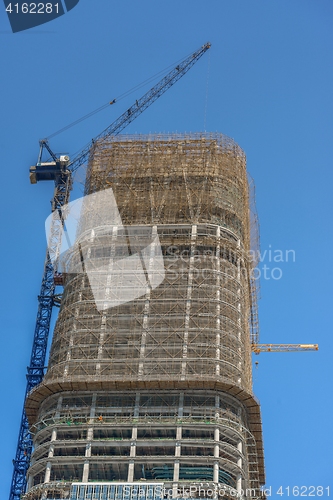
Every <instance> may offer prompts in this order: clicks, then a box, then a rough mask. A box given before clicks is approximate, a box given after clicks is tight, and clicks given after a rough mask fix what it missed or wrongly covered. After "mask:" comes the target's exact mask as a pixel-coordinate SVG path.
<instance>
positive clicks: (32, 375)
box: [9, 43, 211, 500]
mask: <svg viewBox="0 0 333 500" xmlns="http://www.w3.org/2000/svg"><path fill="white" fill-rule="evenodd" d="M210 46H211V44H210V43H206V44H205V45H203V46H202V47H200V48H199V49H198V50H196V51H195V52H193V53H192V54H191V55H189V56H188V57H186V58H185V59H183V60H182V61H181V62H180V63H179V64H178V65H177V66H176V67H175V68H174V69H172V70H171V71H170V72H169V73H168V74H167V75H166V76H165V77H164V78H162V79H161V80H160V81H159V82H158V83H157V84H156V85H155V86H154V87H152V88H151V89H150V90H149V91H148V92H147V93H146V94H144V95H143V96H142V97H141V98H140V99H139V100H137V101H135V103H134V104H133V105H132V106H131V107H130V108H128V109H127V110H126V111H125V112H124V113H123V114H122V115H121V116H120V117H119V118H118V119H117V120H116V121H114V122H113V123H112V124H111V125H110V126H109V127H107V128H106V129H105V130H104V131H103V132H101V133H100V134H99V135H98V136H97V137H95V139H93V140H92V141H91V143H90V144H89V145H88V146H87V147H86V148H84V149H83V150H82V151H81V152H80V153H79V154H78V155H77V156H75V157H74V158H73V159H72V160H70V159H69V157H68V156H65V155H63V156H59V158H58V157H57V156H56V155H55V154H54V153H53V151H52V150H51V148H50V146H49V143H48V141H47V140H46V139H44V140H41V141H40V150H39V156H38V161H37V163H36V165H34V166H32V167H31V168H30V182H31V183H32V184H36V183H37V182H39V181H43V180H51V181H54V184H55V190H54V195H53V199H52V212H54V211H57V210H58V211H59V215H60V217H59V218H55V219H54V220H53V222H52V225H51V230H50V237H49V242H48V250H47V253H46V259H45V265H44V273H43V278H42V285H41V291H40V294H39V296H38V311H37V319H36V327H35V333H34V338H33V344H32V352H31V357H30V364H29V366H28V368H27V387H26V393H25V398H24V401H25V400H26V397H27V395H28V394H29V392H30V391H31V390H32V389H33V388H34V387H35V386H36V385H38V384H39V383H41V381H42V380H43V377H44V370H45V368H46V367H45V361H46V351H47V346H48V337H49V331H50V323H51V316H52V310H53V306H54V305H58V300H57V295H56V294H55V288H56V286H57V285H58V284H61V282H60V281H59V280H58V281H57V279H56V278H55V272H56V269H54V265H53V264H52V262H55V260H54V259H52V257H54V255H57V254H58V252H59V249H60V246H61V234H62V223H63V218H62V207H63V206H64V205H66V204H67V203H68V202H69V196H70V191H71V188H72V174H73V172H75V171H76V170H77V169H78V168H79V167H80V166H81V165H83V164H84V163H85V162H86V161H87V159H88V157H89V154H90V150H91V147H92V146H93V144H94V143H95V142H96V141H101V140H103V139H106V138H107V137H109V136H111V135H117V134H119V133H120V132H121V131H122V130H123V129H124V128H125V127H127V125H129V124H130V123H131V122H132V121H133V120H135V118H137V117H138V116H139V115H140V114H141V113H143V111H145V110H146V109H147V108H148V107H149V106H150V105H151V104H153V102H155V101H156V100H157V99H158V98H159V97H160V96H161V95H162V94H164V92H166V91H167V90H168V89H169V88H170V87H172V86H173V85H174V84H175V83H176V82H177V81H178V80H180V78H182V76H184V75H185V74H186V73H187V72H188V71H189V69H190V68H191V67H192V66H193V65H194V64H195V63H196V62H197V61H198V60H199V59H200V57H201V56H202V55H203V54H204V53H205V52H206V51H207V50H208V49H209V48H210ZM114 102H115V101H112V103H114ZM110 104H111V103H110ZM45 150H46V151H47V152H48V153H49V155H50V157H51V158H50V160H51V161H50V160H49V161H47V162H43V161H42V159H43V153H44V151H45ZM52 254H53V255H52ZM32 450H33V442H32V437H31V434H30V430H29V422H28V419H27V416H26V412H25V408H24V407H23V412H22V419H21V425H20V431H19V436H18V443H17V449H16V455H15V459H14V460H13V465H14V471H13V476H12V483H11V489H10V495H9V500H20V499H21V496H22V495H24V493H25V492H26V487H27V478H26V475H27V471H28V468H29V464H30V459H31V454H32Z"/></svg>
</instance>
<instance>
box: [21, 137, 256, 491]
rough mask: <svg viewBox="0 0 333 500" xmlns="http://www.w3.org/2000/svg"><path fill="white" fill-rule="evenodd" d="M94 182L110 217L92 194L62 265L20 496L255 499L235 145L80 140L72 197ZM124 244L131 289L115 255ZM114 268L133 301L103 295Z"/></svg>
mask: <svg viewBox="0 0 333 500" xmlns="http://www.w3.org/2000/svg"><path fill="white" fill-rule="evenodd" d="M104 190H108V191H107V192H111V193H113V196H114V199H115V202H116V207H117V211H118V212H117V213H118V214H119V217H118V219H117V220H118V223H117V224H115V223H114V224H113V225H112V227H109V228H108V227H106V225H105V221H104V219H103V217H102V216H100V214H103V212H104V211H105V202H104V201H103V203H102V202H101V201H98V200H104V198H103V197H95V198H91V197H90V199H93V200H95V202H94V206H93V207H91V206H90V210H91V209H92V211H93V213H90V212H89V211H87V210H86V211H84V210H83V213H82V214H81V218H82V220H80V221H79V224H78V228H79V229H78V232H79V235H80V236H79V237H78V241H79V242H80V244H79V251H76V253H75V255H74V254H72V256H71V252H70V250H69V252H68V255H67V261H70V260H71V259H72V262H73V261H75V259H77V260H79V261H80V265H82V270H83V271H82V272H74V271H75V269H78V267H77V268H75V266H74V267H73V265H72V267H71V266H69V267H68V269H67V272H66V274H65V275H64V292H63V297H62V302H61V308H60V312H59V316H58V320H57V323H56V327H55V331H54V335H53V341H52V347H51V352H50V359H49V366H48V371H47V373H46V375H45V377H44V380H43V382H42V383H41V384H39V385H38V386H37V387H36V388H35V389H34V390H33V391H32V392H31V393H30V394H29V396H28V399H27V403H26V412H27V416H28V418H29V423H30V425H31V432H32V433H33V436H34V453H33V456H32V460H31V465H30V468H29V471H28V491H27V493H26V494H25V495H24V499H25V500H34V499H47V498H49V499H56V498H70V499H71V500H74V499H75V500H76V499H82V500H83V499H94V500H95V499H96V500H97V499H100V500H102V499H105V500H106V499H116V500H125V499H130V500H132V499H135V498H146V499H154V498H155V499H162V498H164V497H170V496H172V495H173V496H178V497H181V498H185V497H191V498H196V497H204V498H208V497H214V496H216V497H218V496H219V497H220V498H225V499H228V498H235V497H237V496H238V498H242V497H244V498H245V497H247V498H257V497H258V498H260V492H259V488H260V485H262V484H263V483H264V462H263V445H262V433H261V418H260V407H259V404H258V402H257V401H256V399H255V397H254V395H253V393H252V376H251V372H252V370H251V342H250V329H251V321H252V327H253V326H254V327H255V325H253V322H255V316H256V315H255V290H254V287H253V282H252V279H251V270H252V268H253V262H252V261H251V258H250V202H249V186H248V179H247V172H246V161H245V155H244V152H243V151H242V150H241V148H240V147H239V146H238V145H237V144H236V143H235V142H234V141H232V140H231V139H229V138H227V137H225V136H223V135H221V134H206V133H205V134H201V133H198V134H191V135H149V136H116V137H108V138H107V139H104V140H101V141H98V142H96V143H95V144H94V147H93V150H92V151H91V156H90V161H89V166H88V172H87V181H86V187H85V194H86V195H87V197H88V195H92V194H94V193H100V192H102V191H104ZM110 196H111V195H110ZM99 203H101V204H100V206H99ZM84 219H85V220H84ZM87 221H88V222H89V223H87ZM148 240H149V241H148ZM149 242H150V245H148V243H149ZM147 248H148V249H149V252H148V253H147V251H146V253H145V254H144V252H143V250H144V249H147ZM73 255H74V256H73ZM158 255H161V256H163V258H162V262H163V266H162V268H163V269H162V271H163V272H162V271H161V270H160V269H158V270H156V266H155V265H154V262H155V261H156V258H157V256H158ZM135 256H138V259H139V261H140V262H141V263H142V264H143V268H144V277H145V281H144V286H143V290H142V291H141V293H140V294H139V296H135V294H134V295H133V294H132V295H131V286H132V285H133V283H134V282H133V280H132V281H131V273H129V272H128V269H127V270H126V269H125V267H126V266H125V267H124V265H123V264H124V262H126V260H128V259H130V258H134V257H135ZM92 257H93V260H92ZM89 259H90V260H89ZM88 262H94V266H95V270H97V271H98V276H99V281H98V280H97V281H98V282H99V284H100V287H99V288H98V286H97V289H98V293H97V294H96V286H95V285H96V282H95V283H94V286H95V289H94V287H93V286H92V281H91V279H89V272H88V271H87V263H88ZM122 266H123V267H122ZM115 272H116V274H117V286H118V287H119V288H122V289H126V290H127V292H128V293H129V295H128V296H129V297H130V300H127V301H124V300H123V301H118V303H117V301H114V302H112V301H111V302H110V300H111V299H110V297H112V296H115V295H117V294H115V291H114V290H113V289H112V284H111V285H110V282H109V281H108V276H111V275H112V273H115ZM154 273H155V276H156V274H159V276H160V281H159V284H158V286H157V285H156V280H155V282H154V279H152V276H153V275H154ZM103 276H104V278H105V279H104V280H103ZM111 283H112V280H111ZM154 283H155V285H154ZM97 285H98V283H97ZM133 286H134V285H133ZM137 295H138V294H137ZM96 297H97V298H96ZM110 304H111V307H110ZM246 491H248V492H249V493H248V494H247V493H246Z"/></svg>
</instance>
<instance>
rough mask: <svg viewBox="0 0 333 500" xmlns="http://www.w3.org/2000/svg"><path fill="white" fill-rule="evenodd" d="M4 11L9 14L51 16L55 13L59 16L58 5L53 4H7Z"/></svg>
mask: <svg viewBox="0 0 333 500" xmlns="http://www.w3.org/2000/svg"><path fill="white" fill-rule="evenodd" d="M6 11H7V12H9V14H12V13H13V12H14V13H16V14H19V13H22V14H52V13H53V12H55V13H56V14H59V4H58V3H55V4H52V3H23V4H22V5H19V4H18V3H15V4H13V6H12V3H9V4H8V5H7V7H6Z"/></svg>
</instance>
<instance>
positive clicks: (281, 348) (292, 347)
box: [251, 343, 319, 354]
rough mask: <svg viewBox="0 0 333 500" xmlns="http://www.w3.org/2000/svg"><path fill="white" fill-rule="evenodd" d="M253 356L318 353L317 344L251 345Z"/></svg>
mask: <svg viewBox="0 0 333 500" xmlns="http://www.w3.org/2000/svg"><path fill="white" fill-rule="evenodd" d="M251 347H252V351H253V352H254V353H255V354H260V353H261V352H295V351H318V349H319V346H318V344H254V343H253V344H252V345H251Z"/></svg>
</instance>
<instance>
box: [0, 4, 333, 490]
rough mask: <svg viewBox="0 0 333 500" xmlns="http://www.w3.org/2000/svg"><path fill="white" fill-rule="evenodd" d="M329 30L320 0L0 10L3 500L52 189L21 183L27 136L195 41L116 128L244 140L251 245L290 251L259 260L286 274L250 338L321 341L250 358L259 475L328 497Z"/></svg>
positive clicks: (271, 286)
mask: <svg viewBox="0 0 333 500" xmlns="http://www.w3.org/2000/svg"><path fill="white" fill-rule="evenodd" d="M332 25H333V3H332V1H331V0H293V1H286V0H206V1H203V0H201V1H198V0H180V1H175V0H168V1H162V0H154V1H153V0H141V1H136V0H124V1H123V2H113V1H111V0H97V1H93V0H81V1H80V3H79V5H78V6H77V7H75V8H74V9H73V10H72V11H71V12H69V13H68V14H66V15H65V16H63V17H61V18H59V19H57V20H55V21H53V22H52V23H49V24H45V25H43V26H41V27H39V28H35V29H32V30H30V31H27V32H22V33H18V34H15V35H14V34H11V32H10V26H9V22H8V20H7V17H6V15H5V11H4V8H3V7H2V6H0V43H1V55H0V57H1V73H2V77H1V81H0V89H1V93H0V100H1V116H0V124H1V125H0V126H1V134H0V148H1V149H0V150H1V167H0V168H1V184H2V194H1V217H2V218H1V224H2V245H1V254H2V260H1V261H2V269H1V277H2V280H1V284H2V286H1V306H2V314H1V326H2V338H3V341H2V349H1V350H2V363H1V367H2V377H0V381H1V382H0V383H1V405H2V411H1V413H0V418H1V427H0V428H1V437H2V440H1V458H0V460H1V467H0V484H1V493H0V496H1V500H2V499H7V498H8V490H9V484H10V480H11V475H12V463H11V460H12V458H13V457H14V455H15V450H16V441H17V434H18V429H19V422H20V418H21V410H22V402H23V401H22V400H23V395H24V390H25V372H26V366H27V365H28V363H29V358H30V350H31V342H32V336H33V331H34V326H35V317H36V308H37V295H38V293H39V288H40V280H41V276H42V270H43V260H44V255H45V241H44V220H45V218H46V217H47V216H48V215H49V212H50V203H49V201H50V199H51V197H52V191H53V186H52V184H51V183H39V184H37V185H30V184H29V176H28V170H29V166H30V165H33V164H34V163H35V162H36V159H37V154H38V139H40V138H42V137H45V136H48V135H50V134H51V133H53V132H55V131H57V130H58V129H60V128H61V127H63V126H65V125H67V124H68V123H70V122H72V121H74V120H75V119H77V118H79V117H81V116H82V115H84V114H86V113H88V112H89V111H91V110H93V109H95V108H97V107H98V106H100V105H102V104H104V103H105V102H107V101H109V100H111V99H113V98H114V97H116V96H118V95H120V94H122V93H123V92H124V91H126V90H128V89H130V88H132V87H133V86H134V85H136V84H137V83H139V82H141V81H142V80H144V79H146V78H148V77H149V76H151V75H153V74H155V73H156V72H158V71H159V70H161V69H163V68H165V67H167V66H169V65H170V64H172V63H173V62H175V61H177V60H178V59H180V58H182V57H183V56H185V55H187V54H188V53H190V52H192V51H194V50H195V49H196V48H198V47H199V46H200V45H202V44H203V43H205V42H206V41H210V42H211V43H212V48H211V50H210V51H209V52H208V53H207V54H205V56H204V57H203V58H202V59H201V60H200V61H199V62H198V63H197V65H196V66H195V67H194V68H192V70H191V71H190V72H189V73H188V74H187V75H186V76H185V77H184V78H183V79H182V80H181V81H180V82H178V83H177V84H176V85H175V86H174V87H173V88H172V89H170V90H169V91H168V92H167V93H166V94H165V95H164V96H163V97H161V98H160V99H159V100H158V101H157V102H156V103H155V104H154V105H153V106H152V107H151V108H149V109H148V110H147V111H146V112H145V113H144V114H143V115H142V116H141V117H140V118H138V119H137V120H136V121H135V122H133V124H132V125H131V126H130V127H128V129H127V132H128V133H135V132H139V133H148V132H176V131H178V132H183V131H188V132H190V131H201V130H204V129H206V130H207V131H220V132H222V133H224V134H226V135H228V136H230V137H232V138H234V139H235V140H236V142H237V143H238V144H239V145H240V146H241V147H242V148H243V149H244V150H245V152H246V154H247V160H248V169H249V171H250V173H251V174H252V176H253V177H254V179H255V182H256V192H257V208H258V212H259V217H260V226H261V248H262V252H265V250H266V251H268V250H269V249H270V248H271V249H272V251H274V250H281V251H282V252H283V253H284V252H285V251H286V250H294V251H295V255H296V259H295V262H293V261H289V262H280V263H276V262H269V258H268V256H267V257H266V260H265V261H264V264H266V265H267V266H268V267H270V268H273V267H279V268H281V270H282V277H281V279H279V280H274V279H272V278H271V275H270V273H268V275H267V276H268V277H270V278H271V279H266V280H264V279H263V280H262V281H261V295H262V299H261V301H260V323H261V341H262V342H275V343H280V342H284V343H300V342H302V343H310V342H318V343H319V344H320V350H319V352H317V353H315V352H314V353H294V354H291V353H278V354H261V355H260V356H259V357H256V358H255V360H258V361H259V366H258V368H257V369H255V370H254V390H255V394H256V395H257V396H258V398H259V399H260V402H261V406H262V418H263V431H264V446H265V456H266V472H267V485H268V486H272V488H273V491H276V489H277V488H278V487H279V486H283V487H287V486H291V487H292V486H310V485H314V486H320V485H322V486H325V487H326V486H331V488H332V490H331V496H332V495H333V474H332V447H333V437H332V436H333V433H332V413H333V404H332V317H331V316H332V256H331V254H332V208H333V207H332V198H333V197H332V181H333V178H332V177H333V175H332V158H333V154H332V153H333V151H332V125H333V101H332V89H333V67H332V61H333V59H332V52H333V29H332ZM141 93H143V91H139V92H138V94H134V95H133V96H131V97H130V98H129V99H128V100H123V101H119V103H117V104H116V105H115V106H112V107H110V108H108V109H107V110H106V111H104V112H103V113H102V114H98V115H96V116H95V117H94V118H93V119H91V120H89V121H85V122H83V123H82V124H81V125H79V126H78V127H76V128H74V129H71V130H70V131H68V132H66V133H64V134H63V135H60V136H57V137H55V138H54V140H53V141H51V146H52V148H53V150H55V151H57V152H62V153H70V154H71V153H74V152H76V151H77V150H78V149H79V148H80V147H81V146H83V145H85V144H86V143H87V141H88V140H90V139H91V138H92V137H93V136H95V135H96V134H97V133H99V132H100V131H101V130H103V129H104V128H105V127H106V126H107V125H108V124H109V123H111V122H112V121H113V120H114V119H115V118H116V117H117V116H118V115H120V114H121V113H122V112H123V111H124V110H125V109H127V107H128V105H130V104H131V103H132V101H133V100H135V99H136V98H137V97H140V95H141ZM78 192H79V191H78ZM270 245H271V247H270ZM275 276H277V274H275ZM285 496H286V495H285ZM271 498H281V497H279V496H278V495H276V494H274V495H273V496H272V497H271Z"/></svg>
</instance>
